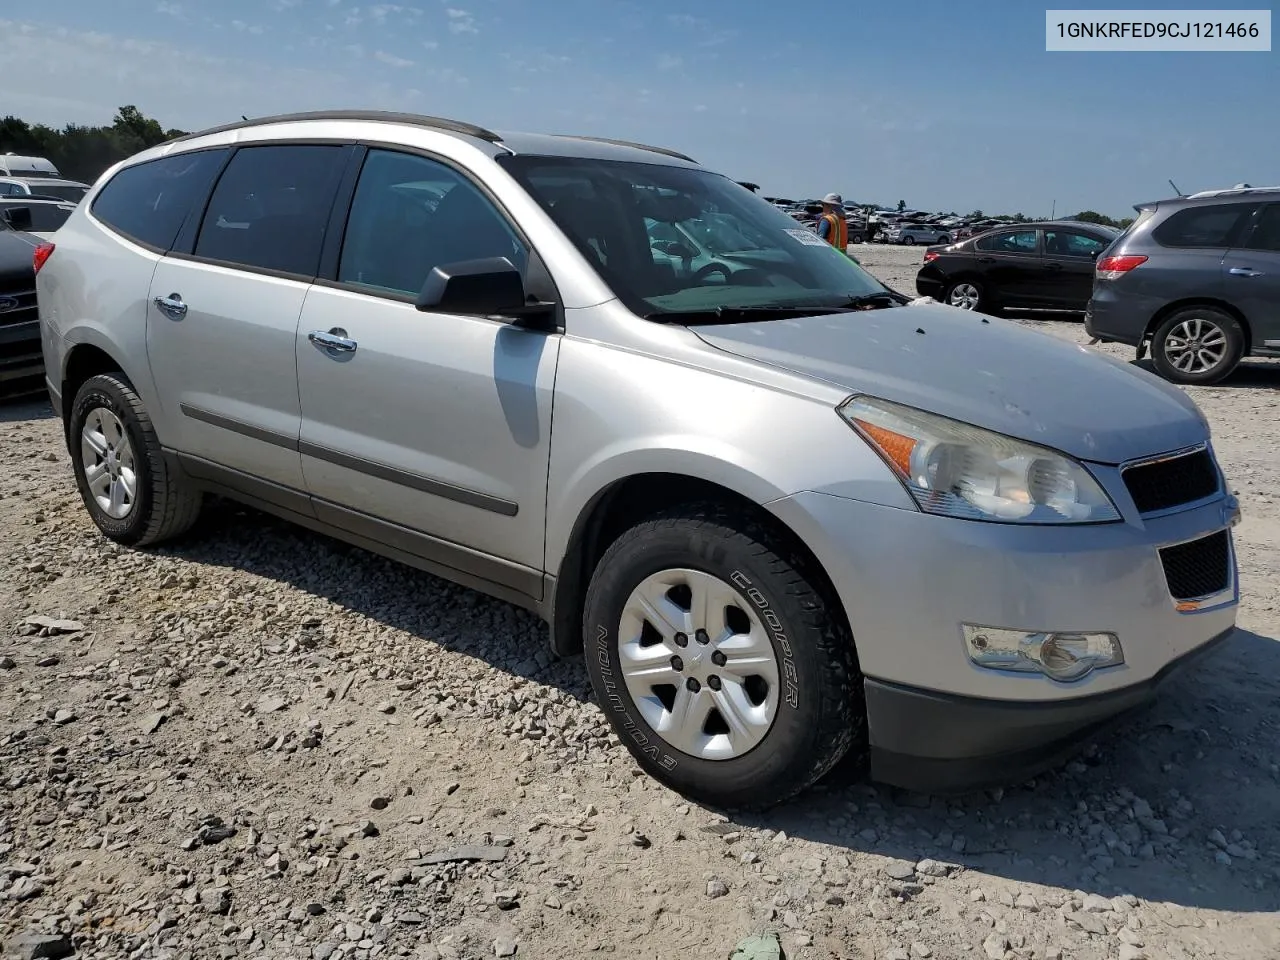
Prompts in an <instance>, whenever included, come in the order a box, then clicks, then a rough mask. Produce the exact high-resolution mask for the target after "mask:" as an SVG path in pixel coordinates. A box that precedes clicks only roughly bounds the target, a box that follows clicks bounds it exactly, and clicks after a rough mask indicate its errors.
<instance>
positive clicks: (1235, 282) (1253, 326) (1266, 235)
mask: <svg viewBox="0 0 1280 960" xmlns="http://www.w3.org/2000/svg"><path fill="white" fill-rule="evenodd" d="M1222 273H1223V285H1224V287H1225V288H1226V294H1227V299H1228V301H1229V302H1230V303H1232V304H1233V305H1234V306H1235V307H1236V308H1237V309H1238V310H1239V311H1240V312H1241V313H1243V314H1244V317H1245V320H1246V321H1247V322H1248V324H1249V329H1250V331H1251V332H1252V334H1253V338H1252V339H1253V346H1254V348H1255V349H1258V350H1260V351H1266V352H1280V203H1269V204H1267V205H1266V206H1264V207H1263V208H1262V209H1261V210H1259V211H1258V213H1257V215H1256V216H1255V217H1254V219H1253V223H1252V226H1251V227H1250V229H1249V230H1248V231H1247V233H1246V235H1245V238H1244V240H1243V242H1242V243H1241V244H1240V245H1239V246H1237V247H1233V248H1232V249H1231V250H1228V251H1227V255H1226V257H1225V258H1223V261H1222Z"/></svg>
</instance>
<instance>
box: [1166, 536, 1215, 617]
mask: <svg viewBox="0 0 1280 960" xmlns="http://www.w3.org/2000/svg"><path fill="white" fill-rule="evenodd" d="M1160 562H1161V563H1162V564H1163V565H1164V579H1165V582H1166V583H1168V584H1169V593H1170V595H1172V597H1173V599H1175V600H1197V599H1199V598H1201V597H1208V596H1212V595H1214V594H1216V593H1221V592H1222V591H1224V590H1226V589H1227V587H1228V586H1230V584H1231V541H1230V534H1229V533H1228V532H1227V531H1226V530H1223V531H1221V532H1219V533H1214V534H1210V535H1209V536H1207V537H1202V538H1201V539H1199V540H1192V541H1191V542H1190V543H1180V544H1178V545H1177V546H1175V547H1165V548H1164V549H1163V550H1161V551H1160Z"/></svg>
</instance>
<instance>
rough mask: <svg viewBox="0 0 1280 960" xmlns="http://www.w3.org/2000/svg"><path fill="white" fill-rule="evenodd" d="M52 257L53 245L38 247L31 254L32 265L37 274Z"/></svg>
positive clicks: (44, 244) (43, 244)
mask: <svg viewBox="0 0 1280 960" xmlns="http://www.w3.org/2000/svg"><path fill="white" fill-rule="evenodd" d="M52 255H53V244H52V243H42V244H40V245H39V246H37V247H36V249H35V252H34V253H32V254H31V265H32V266H33V267H35V268H36V273H39V272H40V268H41V267H43V266H44V265H45V263H46V262H47V261H48V259H49V257H50V256H52Z"/></svg>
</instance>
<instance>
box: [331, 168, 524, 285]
mask: <svg viewBox="0 0 1280 960" xmlns="http://www.w3.org/2000/svg"><path fill="white" fill-rule="evenodd" d="M486 257H505V258H506V259H508V260H510V261H511V263H512V264H514V265H515V267H516V269H518V270H520V271H521V272H522V273H523V272H524V268H525V265H526V263H527V262H528V251H527V250H526V249H525V246H524V244H523V243H521V241H520V240H519V239H518V237H517V236H516V233H515V231H514V230H513V229H512V227H511V226H510V224H509V223H508V222H507V220H506V218H505V217H504V216H503V215H502V214H501V213H499V212H498V210H497V209H496V208H495V207H494V205H493V203H492V202H490V200H489V198H488V197H486V196H485V195H484V194H483V193H481V192H480V190H479V189H478V188H477V187H476V186H475V185H474V184H472V183H471V181H469V180H468V179H466V178H465V177H463V176H462V175H461V174H459V173H457V172H455V171H454V170H452V169H450V168H449V167H447V166H445V165H444V164H442V163H438V162H436V161H435V160H429V159H427V158H426V157H419V156H413V155H411V154H404V153H395V152H392V151H388V150H371V151H369V156H368V158H367V159H366V160H365V163H364V169H363V170H362V171H361V173H360V182H359V184H358V185H357V186H356V192H355V196H354V198H353V199H352V202H351V212H350V214H349V216H348V219H347V231H346V235H345V237H344V239H343V243H342V256H341V259H340V261H339V264H338V277H337V279H338V282H340V283H349V284H353V285H356V286H359V287H364V288H374V290H381V291H385V292H387V293H390V294H397V295H402V296H411V297H416V296H417V295H418V293H419V292H420V291H421V290H422V286H423V284H424V283H425V282H426V280H427V277H428V276H429V275H430V273H431V271H432V270H433V269H435V268H436V267H437V266H440V265H441V264H446V263H457V262H459V261H463V260H478V259H481V258H486Z"/></svg>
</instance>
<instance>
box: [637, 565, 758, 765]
mask: <svg viewBox="0 0 1280 960" xmlns="http://www.w3.org/2000/svg"><path fill="white" fill-rule="evenodd" d="M618 639H619V659H620V661H621V670H622V674H623V679H624V682H625V683H626V686H627V692H628V693H629V694H630V696H631V699H632V701H633V702H634V703H635V704H636V706H637V708H638V709H639V710H640V713H641V715H642V716H643V717H644V720H645V722H646V723H647V724H648V725H649V726H650V727H651V728H653V730H654V731H655V732H656V733H657V734H658V735H659V736H661V737H662V738H663V739H664V740H665V741H666V742H667V743H669V744H670V745H671V746H672V747H674V748H675V749H677V750H679V751H681V752H682V753H686V754H689V755H690V756H694V757H698V758H701V759H703V760H732V759H735V758H737V757H740V756H742V755H744V754H746V753H747V752H749V751H750V750H752V749H753V748H754V747H756V746H757V745H758V744H759V743H760V741H761V740H763V739H764V737H765V735H766V734H767V733H768V732H769V729H770V728H771V727H772V726H773V721H774V718H775V717H776V715H777V712H778V687H779V667H778V658H777V654H776V653H775V652H774V649H773V642H772V640H771V638H770V636H769V633H768V631H767V630H766V629H765V627H764V624H763V623H762V622H761V620H760V618H759V617H758V616H757V615H756V614H755V612H754V611H752V610H751V609H750V608H749V605H748V604H747V603H746V602H745V601H744V600H743V599H742V598H741V596H740V595H739V594H738V592H737V591H736V590H735V589H734V588H733V587H731V586H730V585H729V584H728V583H726V582H725V581H723V580H721V579H720V578H719V577H715V576H712V575H711V574H708V573H704V572H702V571H700V570H688V569H673V570H663V571H661V572H659V573H655V574H653V575H652V576H649V577H647V578H646V579H645V580H643V581H642V582H641V583H640V584H639V585H638V586H637V587H636V588H635V589H634V590H633V591H632V592H631V595H630V596H629V597H628V598H627V602H626V604H625V606H624V607H623V612H622V621H621V624H620V626H619V631H618Z"/></svg>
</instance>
